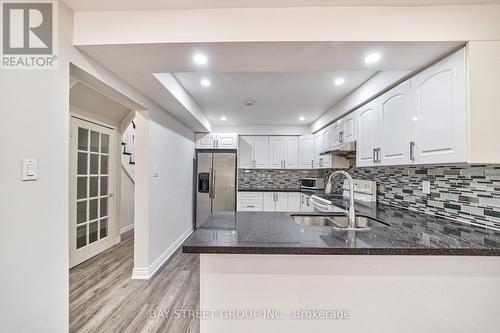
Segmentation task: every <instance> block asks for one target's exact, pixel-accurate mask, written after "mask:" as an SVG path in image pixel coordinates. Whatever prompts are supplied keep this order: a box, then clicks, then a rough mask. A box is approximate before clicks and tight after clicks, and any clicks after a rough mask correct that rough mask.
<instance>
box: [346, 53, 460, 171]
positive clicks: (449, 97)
mask: <svg viewBox="0 0 500 333" xmlns="http://www.w3.org/2000/svg"><path fill="white" fill-rule="evenodd" d="M466 96H467V87H466V79H465V50H464V49H462V50H460V51H457V52H456V53H454V54H453V55H451V56H449V57H447V58H445V59H443V60H441V61H439V62H438V63H436V64H434V65H433V66H431V67H429V68H427V69H425V70H424V71H422V72H420V73H419V74H417V75H416V76H414V77H413V78H411V79H410V80H408V81H405V82H403V83H401V84H400V85H398V86H396V87H395V88H393V89H391V90H389V91H388V92H386V93H385V94H383V95H382V96H380V97H378V98H377V99H376V100H375V101H372V102H370V103H368V104H366V105H364V106H362V107H361V108H359V109H358V110H357V111H356V117H357V126H358V127H357V129H356V128H355V131H357V135H355V136H357V148H356V164H357V166H374V165H384V166H387V165H404V164H438V163H464V162H467V133H468V128H467V100H466Z"/></svg>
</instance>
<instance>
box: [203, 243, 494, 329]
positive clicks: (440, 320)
mask: <svg viewBox="0 0 500 333" xmlns="http://www.w3.org/2000/svg"><path fill="white" fill-rule="evenodd" d="M298 237H300V236H298ZM200 285H201V289H200V308H201V309H204V310H206V311H207V312H208V311H210V310H215V311H217V310H230V309H234V310H237V309H248V310H252V309H258V310H261V311H264V310H266V309H269V310H280V311H281V314H283V315H288V314H292V313H293V310H300V309H309V310H311V309H316V310H320V309H321V310H349V312H350V314H351V316H350V318H349V319H348V320H327V319H324V320H320V319H309V320H307V319H303V320H293V319H286V318H284V319H275V320H271V319H267V320H266V319H262V318H260V319H255V320H251V319H250V320H234V319H233V320H231V319H223V318H222V319H221V318H214V319H206V320H203V319H202V320H201V324H200V332H202V333H232V332H238V333H253V332H287V333H302V332H343V333H359V332H387V333H400V332H405V333H421V332H432V333H437V332H439V333H456V332H481V333H497V332H498V328H499V327H500V316H498V309H499V307H500V297H498V295H500V258H498V257H475V256H472V257H458V256H452V257H449V256H375V255H372V256H356V255H355V256H311V255H310V256H305V255H302V256H301V255H295V256H294V255H281V256H280V255H248V254H243V255H236V254H234V255H231V254H226V255H223V254H217V255H214V254H204V255H201V257H200ZM216 313H217V312H216Z"/></svg>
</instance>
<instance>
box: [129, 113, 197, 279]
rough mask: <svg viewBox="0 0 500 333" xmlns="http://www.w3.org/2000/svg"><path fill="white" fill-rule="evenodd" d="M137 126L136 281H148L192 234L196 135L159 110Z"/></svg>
mask: <svg viewBox="0 0 500 333" xmlns="http://www.w3.org/2000/svg"><path fill="white" fill-rule="evenodd" d="M136 122H137V130H136V147H135V149H136V161H137V164H136V169H135V179H136V186H135V201H136V211H135V251H134V270H133V275H132V277H133V278H134V279H149V278H150V277H151V276H152V275H153V274H154V273H155V272H156V270H158V269H159V268H160V266H161V264H163V263H164V262H165V261H166V260H167V259H168V258H169V256H170V255H171V254H172V253H173V252H174V251H175V250H176V249H177V247H178V246H180V245H181V243H182V242H183V240H184V239H185V238H186V237H187V236H189V235H190V234H191V232H192V230H193V216H194V215H193V199H192V198H193V166H194V133H193V131H191V130H190V129H188V128H186V127H185V126H184V125H182V124H181V123H180V122H179V121H177V120H176V119H174V118H173V117H171V116H170V115H168V114H167V113H165V112H162V111H158V110H149V111H141V112H138V113H137V117H136ZM156 168H157V169H158V172H159V175H158V177H154V176H153V170H154V169H156Z"/></svg>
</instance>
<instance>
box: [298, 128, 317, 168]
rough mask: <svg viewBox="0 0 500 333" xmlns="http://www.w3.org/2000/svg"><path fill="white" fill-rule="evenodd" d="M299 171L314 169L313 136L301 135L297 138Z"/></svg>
mask: <svg viewBox="0 0 500 333" xmlns="http://www.w3.org/2000/svg"><path fill="white" fill-rule="evenodd" d="M298 142H299V143H298V145H299V163H298V167H299V168H300V169H313V168H314V136H313V135H312V134H307V135H302V136H299V138H298Z"/></svg>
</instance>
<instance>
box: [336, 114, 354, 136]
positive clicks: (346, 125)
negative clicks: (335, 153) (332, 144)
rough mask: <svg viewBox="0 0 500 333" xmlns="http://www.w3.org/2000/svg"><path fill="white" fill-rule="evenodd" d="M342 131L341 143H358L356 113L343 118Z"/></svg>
mask: <svg viewBox="0 0 500 333" xmlns="http://www.w3.org/2000/svg"><path fill="white" fill-rule="evenodd" d="M341 124H342V126H341V131H340V133H339V134H340V143H345V142H353V141H356V135H357V131H356V114H355V112H351V113H349V114H348V115H347V116H345V117H344V118H342V121H341Z"/></svg>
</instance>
